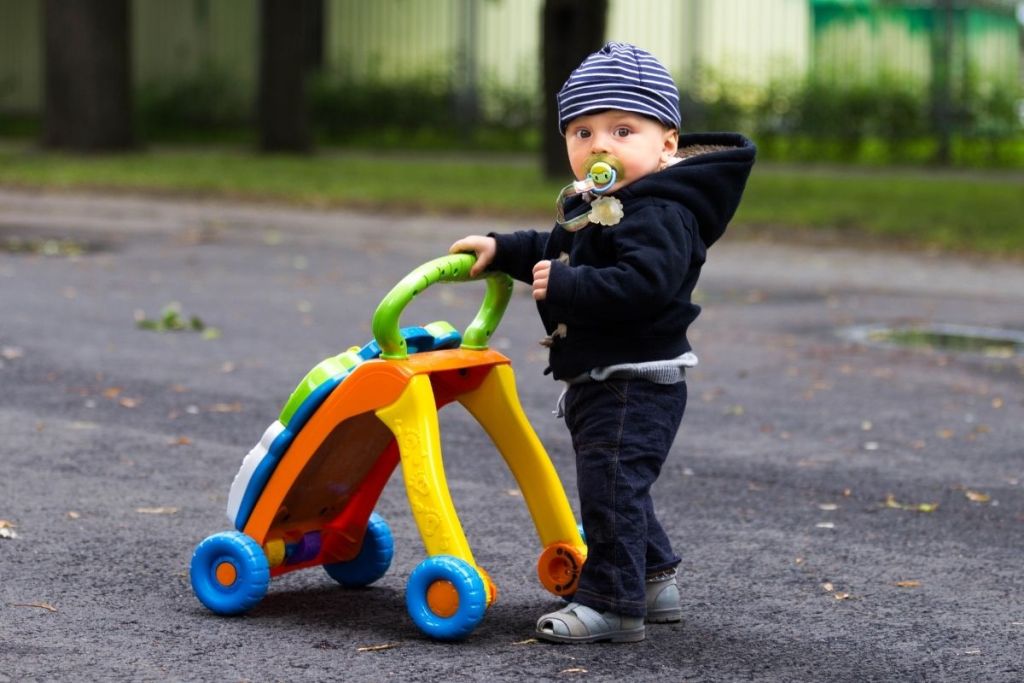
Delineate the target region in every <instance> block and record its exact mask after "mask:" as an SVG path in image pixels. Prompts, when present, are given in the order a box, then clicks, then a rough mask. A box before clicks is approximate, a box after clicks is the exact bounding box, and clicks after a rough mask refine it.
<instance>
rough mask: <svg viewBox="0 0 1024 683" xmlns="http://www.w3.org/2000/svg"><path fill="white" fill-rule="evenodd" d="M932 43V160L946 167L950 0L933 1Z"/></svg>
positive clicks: (950, 101)
mask: <svg viewBox="0 0 1024 683" xmlns="http://www.w3.org/2000/svg"><path fill="white" fill-rule="evenodd" d="M933 11H934V13H935V14H934V16H935V20H936V21H935V26H934V28H933V31H934V34H933V38H932V41H933V45H932V83H931V86H932V132H933V134H934V135H935V142H936V145H935V159H934V162H935V163H936V164H938V165H939V166H949V164H950V162H951V161H952V159H953V154H952V138H953V83H952V78H953V73H952V71H953V31H954V24H953V0H938V2H936V3H935V9H934V10H933Z"/></svg>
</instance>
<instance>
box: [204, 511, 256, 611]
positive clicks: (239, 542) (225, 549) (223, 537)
mask: <svg viewBox="0 0 1024 683" xmlns="http://www.w3.org/2000/svg"><path fill="white" fill-rule="evenodd" d="M189 573H190V574H191V578H192V590H193V591H195V594H196V597H197V598H199V602H201V603H203V604H204V605H206V606H207V607H208V608H209V609H210V610H211V611H213V612H216V613H217V614H241V613H242V612H245V611H247V610H249V609H250V608H251V607H253V606H254V605H255V604H256V603H258V602H259V601H260V600H262V599H263V596H264V595H266V594H267V587H268V586H269V585H270V565H269V564H268V563H267V556H266V555H264V554H263V548H261V547H260V544H259V543H257V542H256V541H254V540H253V539H252V538H251V537H249V536H246V535H245V534H243V533H241V532H239V531H224V532H222V533H219V534H214V535H213V536H209V537H207V538H206V539H205V540H204V541H203V542H202V543H200V544H199V545H197V546H196V550H195V552H194V553H192V564H191V566H190V570H189Z"/></svg>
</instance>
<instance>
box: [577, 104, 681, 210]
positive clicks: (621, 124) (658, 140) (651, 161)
mask: <svg viewBox="0 0 1024 683" xmlns="http://www.w3.org/2000/svg"><path fill="white" fill-rule="evenodd" d="M678 143H679V134H678V132H677V131H676V130H675V129H672V128H666V127H665V126H663V125H661V124H660V123H659V122H657V121H655V120H654V119H649V118H647V117H646V116H641V115H640V114H634V113H632V112H628V111H620V110H618V109H609V110H607V111H602V112H600V113H597V114H587V115H585V116H579V117H577V118H575V119H573V120H572V121H570V122H569V125H568V126H567V127H566V129H565V147H566V150H567V151H568V153H569V165H570V166H572V172H573V174H575V176H576V179H577V180H582V179H583V178H584V176H586V174H587V166H586V162H587V158H588V157H589V156H590V155H592V154H600V153H605V154H611V155H613V156H615V157H616V158H617V159H618V160H619V161H620V162H622V167H623V170H624V175H625V179H624V180H620V181H618V182H616V183H615V185H613V186H612V188H611V190H610V191H611V192H614V191H616V190H618V189H621V188H622V187H625V186H626V185H628V184H629V183H631V182H633V181H634V180H637V179H639V178H642V177H643V176H645V175H647V174H648V173H654V172H655V171H657V170H659V169H660V168H662V167H663V166H664V165H665V164H666V163H667V162H668V160H669V159H670V158H671V157H672V156H674V155H675V153H676V147H677V146H678Z"/></svg>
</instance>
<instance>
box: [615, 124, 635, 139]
mask: <svg viewBox="0 0 1024 683" xmlns="http://www.w3.org/2000/svg"><path fill="white" fill-rule="evenodd" d="M631 132H632V131H631V130H629V128H626V127H625V126H619V127H618V128H616V129H615V131H614V133H613V134H614V135H615V137H617V138H624V137H628V136H629V134H630V133H631Z"/></svg>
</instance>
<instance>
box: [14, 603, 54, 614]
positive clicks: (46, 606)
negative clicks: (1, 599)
mask: <svg viewBox="0 0 1024 683" xmlns="http://www.w3.org/2000/svg"><path fill="white" fill-rule="evenodd" d="M11 607H38V608H39V609H45V610H46V611H48V612H56V611H57V608H56V607H54V606H53V605H51V604H50V603H48V602H13V603H11Z"/></svg>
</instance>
